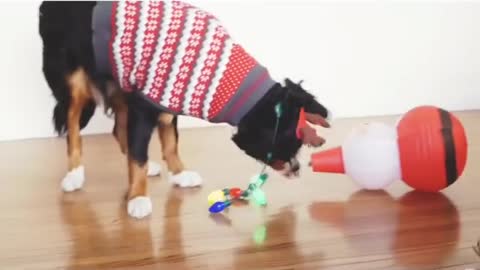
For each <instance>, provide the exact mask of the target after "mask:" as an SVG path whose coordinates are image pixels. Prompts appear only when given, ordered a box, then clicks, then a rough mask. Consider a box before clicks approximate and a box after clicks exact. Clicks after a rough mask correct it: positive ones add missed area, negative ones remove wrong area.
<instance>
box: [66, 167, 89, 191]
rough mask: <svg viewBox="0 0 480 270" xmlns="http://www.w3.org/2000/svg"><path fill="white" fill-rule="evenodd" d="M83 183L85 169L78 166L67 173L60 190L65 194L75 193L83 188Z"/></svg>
mask: <svg viewBox="0 0 480 270" xmlns="http://www.w3.org/2000/svg"><path fill="white" fill-rule="evenodd" d="M83 182H85V169H84V167H83V166H79V167H77V168H75V169H73V170H71V171H69V172H68V173H67V175H66V176H65V177H64V178H63V180H62V188H63V191H65V192H71V191H75V190H77V189H81V188H82V187H83Z"/></svg>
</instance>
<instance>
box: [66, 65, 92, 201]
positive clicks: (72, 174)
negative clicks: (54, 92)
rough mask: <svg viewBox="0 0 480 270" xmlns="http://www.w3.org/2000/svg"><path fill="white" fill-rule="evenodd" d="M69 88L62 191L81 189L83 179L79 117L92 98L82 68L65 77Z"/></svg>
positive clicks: (87, 80) (86, 77)
mask: <svg viewBox="0 0 480 270" xmlns="http://www.w3.org/2000/svg"><path fill="white" fill-rule="evenodd" d="M66 81H67V83H68V85H69V88H70V105H69V107H68V114H67V147H68V171H69V172H68V173H67V175H66V176H65V178H64V179H63V181H62V188H63V190H64V191H67V192H69V191H74V190H77V189H81V188H82V186H83V183H84V181H85V172H84V167H83V165H82V160H81V159H82V138H81V136H80V119H81V116H82V111H83V109H84V107H85V105H87V103H89V102H90V101H91V100H92V92H91V89H90V86H89V79H88V76H87V74H86V73H85V71H84V70H83V69H82V68H79V69H77V70H75V71H74V72H72V73H70V74H69V75H67V77H66Z"/></svg>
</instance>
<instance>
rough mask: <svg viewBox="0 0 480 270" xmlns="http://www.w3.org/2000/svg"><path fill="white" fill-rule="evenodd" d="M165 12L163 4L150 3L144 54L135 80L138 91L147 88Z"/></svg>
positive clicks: (143, 46) (143, 47)
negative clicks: (146, 84)
mask: <svg viewBox="0 0 480 270" xmlns="http://www.w3.org/2000/svg"><path fill="white" fill-rule="evenodd" d="M164 12H165V10H164V3H163V2H158V1H152V2H149V3H148V15H147V21H146V25H145V35H144V38H143V41H142V54H141V56H140V64H139V65H138V68H137V70H136V71H135V80H136V83H137V88H138V89H143V87H145V83H146V81H147V76H148V71H149V69H150V64H151V61H152V57H153V53H154V52H155V47H156V46H157V43H158V38H159V35H160V30H161V27H162V20H163V15H164V14H163V13H164Z"/></svg>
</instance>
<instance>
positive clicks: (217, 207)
mask: <svg viewBox="0 0 480 270" xmlns="http://www.w3.org/2000/svg"><path fill="white" fill-rule="evenodd" d="M230 204H231V203H230V202H229V201H226V202H216V203H214V204H213V205H212V206H210V208H209V209H208V211H210V213H220V212H222V211H223V210H224V209H225V208H227V207H228V206H230Z"/></svg>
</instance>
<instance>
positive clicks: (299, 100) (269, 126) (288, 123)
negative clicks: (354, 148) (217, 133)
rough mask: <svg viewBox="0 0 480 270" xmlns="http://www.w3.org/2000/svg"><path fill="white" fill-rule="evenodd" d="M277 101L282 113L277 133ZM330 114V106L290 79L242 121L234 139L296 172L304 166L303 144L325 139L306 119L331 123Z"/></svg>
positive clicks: (255, 154) (285, 170)
mask: <svg viewBox="0 0 480 270" xmlns="http://www.w3.org/2000/svg"><path fill="white" fill-rule="evenodd" d="M277 104H281V109H282V113H281V117H280V119H279V126H278V131H277V133H276V136H275V125H276V119H277V116H276V113H275V105H277ZM302 111H303V112H302ZM300 116H302V117H300ZM327 117H328V110H327V109H326V108H325V107H324V106H323V105H322V104H320V103H319V102H317V101H316V100H315V97H314V96H313V95H312V94H310V93H308V92H307V91H306V90H304V89H303V88H302V86H301V85H300V84H295V83H293V82H292V81H290V80H288V79H287V80H285V85H283V86H281V85H280V84H277V85H275V86H274V87H273V88H272V89H271V91H269V93H267V95H266V96H265V97H263V98H262V100H260V101H259V102H258V104H257V105H255V107H254V108H253V109H252V110H251V111H250V112H249V113H248V114H247V115H246V116H245V117H244V118H243V119H242V120H241V121H240V123H239V125H238V127H237V128H238V130H237V133H236V134H234V135H233V138H232V140H233V141H234V142H235V144H236V145H237V146H238V147H239V148H240V149H242V150H243V151H245V153H246V154H247V155H249V156H251V157H253V158H255V159H256V160H259V161H261V162H263V163H265V164H267V165H268V166H270V167H272V168H273V169H275V170H277V171H281V172H283V174H284V175H287V176H292V175H296V174H297V172H298V170H299V169H300V165H299V162H298V161H297V159H296V156H297V154H298V151H299V150H300V148H301V147H302V145H309V146H315V147H318V146H321V145H322V144H323V143H324V142H325V140H324V139H323V138H322V137H320V136H318V135H317V134H316V132H315V130H314V129H313V128H312V127H311V126H310V125H309V124H307V123H306V122H309V123H311V124H314V125H319V126H323V127H329V126H330V125H329V124H328V122H327V121H326V120H325V119H326V118H327ZM299 118H300V121H299ZM304 120H305V121H304ZM274 137H276V138H275V141H274ZM269 153H271V155H272V156H271V158H270V159H268V158H267V156H268V154H269Z"/></svg>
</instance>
